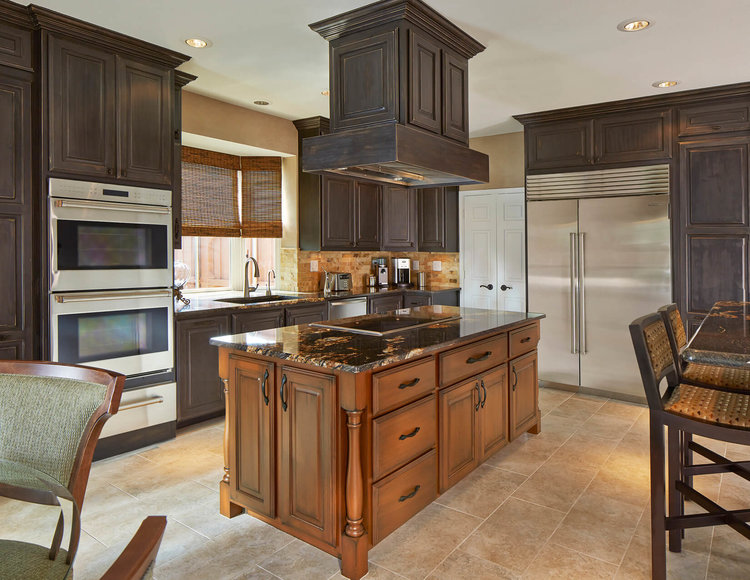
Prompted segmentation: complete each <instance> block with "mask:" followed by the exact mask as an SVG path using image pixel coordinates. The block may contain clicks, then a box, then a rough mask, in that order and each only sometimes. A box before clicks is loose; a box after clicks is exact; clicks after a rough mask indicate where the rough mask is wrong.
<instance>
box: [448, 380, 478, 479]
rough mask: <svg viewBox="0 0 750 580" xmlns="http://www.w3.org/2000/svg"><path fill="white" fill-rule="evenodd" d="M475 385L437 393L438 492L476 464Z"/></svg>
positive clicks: (476, 389)
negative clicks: (438, 414) (438, 408)
mask: <svg viewBox="0 0 750 580" xmlns="http://www.w3.org/2000/svg"><path fill="white" fill-rule="evenodd" d="M479 403H480V401H479V381H477V380H474V379H471V380H469V381H466V382H464V383H461V384H459V385H456V386H455V387H450V388H449V389H445V390H443V391H441V392H440V436H439V440H440V491H441V493H442V492H443V491H445V490H446V489H448V488H449V487H451V486H452V485H454V484H455V483H456V482H458V481H460V480H461V479H462V478H463V477H464V476H465V475H467V474H468V473H470V472H471V471H472V470H473V469H474V467H476V465H477V464H478V463H479V457H478V446H477V428H476V427H477V415H478V414H479V413H478V411H479Z"/></svg>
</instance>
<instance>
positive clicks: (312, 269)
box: [310, 260, 318, 272]
mask: <svg viewBox="0 0 750 580" xmlns="http://www.w3.org/2000/svg"><path fill="white" fill-rule="evenodd" d="M317 271H318V261H317V260H310V272H317Z"/></svg>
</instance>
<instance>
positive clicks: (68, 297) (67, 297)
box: [55, 290, 172, 304]
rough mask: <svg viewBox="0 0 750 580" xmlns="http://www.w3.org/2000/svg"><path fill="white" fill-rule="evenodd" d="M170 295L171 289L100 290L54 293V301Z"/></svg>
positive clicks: (163, 296)
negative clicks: (85, 293) (87, 292)
mask: <svg viewBox="0 0 750 580" xmlns="http://www.w3.org/2000/svg"><path fill="white" fill-rule="evenodd" d="M168 296H172V290H143V291H140V292H139V291H136V290H134V291H132V292H116V293H115V292H101V293H97V294H88V295H86V296H82V295H80V294H56V295H55V302H57V303H59V304H62V303H64V302H96V301H99V300H121V299H123V298H166V297H168Z"/></svg>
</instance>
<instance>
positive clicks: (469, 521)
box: [370, 503, 482, 579]
mask: <svg viewBox="0 0 750 580" xmlns="http://www.w3.org/2000/svg"><path fill="white" fill-rule="evenodd" d="M481 521H482V520H481V519H480V518H477V517H474V516H470V515H468V514H464V513H461V512H457V511H455V510H452V509H450V508H447V507H444V506H441V505H438V504H436V503H433V504H430V505H429V506H427V507H426V508H425V509H423V510H422V511H421V512H419V513H418V514H417V515H416V516H414V517H413V518H412V519H410V520H409V521H408V522H406V523H405V524H404V525H403V526H401V527H400V528H398V529H397V530H396V531H395V532H393V533H392V534H391V535H390V536H388V537H387V538H385V539H384V540H383V541H381V542H380V543H379V544H378V545H377V546H375V547H374V548H373V549H372V551H371V552H370V560H372V561H373V562H375V563H376V564H378V565H380V566H384V567H386V568H388V570H392V571H393V572H396V573H398V574H401V575H402V576H406V577H407V578H415V579H416V578H419V579H421V578H425V577H426V576H427V574H429V573H430V572H431V571H432V570H433V569H434V568H435V566H437V565H438V564H439V563H440V562H441V561H442V560H443V558H445V557H446V556H447V555H448V554H450V553H451V552H452V551H453V549H454V548H455V547H456V546H458V545H459V544H460V543H461V542H462V541H463V540H464V539H465V538H466V537H467V536H468V535H469V534H470V533H471V532H472V530H474V529H475V528H476V527H477V526H478V525H479V524H480V523H481Z"/></svg>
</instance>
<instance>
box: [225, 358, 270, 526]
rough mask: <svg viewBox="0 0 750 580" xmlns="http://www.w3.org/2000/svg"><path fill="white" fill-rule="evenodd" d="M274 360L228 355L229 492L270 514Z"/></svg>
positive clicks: (237, 499)
mask: <svg viewBox="0 0 750 580" xmlns="http://www.w3.org/2000/svg"><path fill="white" fill-rule="evenodd" d="M273 371H274V369H273V364H271V363H263V362H260V361H254V360H248V359H245V358H239V357H231V358H230V359H229V377H230V379H229V384H230V385H232V386H231V390H230V392H229V474H230V475H229V480H230V492H229V496H230V498H231V499H232V501H234V502H236V503H238V504H240V505H243V506H245V507H246V508H248V509H250V510H252V511H253V512H256V513H259V514H263V515H266V516H268V517H269V518H273V517H274V516H275V510H274V507H275V506H274V477H273V475H274V469H275V466H274V453H273V412H274V408H275V403H276V397H275V389H274V372H273Z"/></svg>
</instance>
